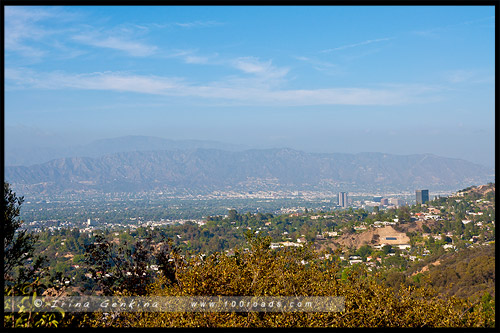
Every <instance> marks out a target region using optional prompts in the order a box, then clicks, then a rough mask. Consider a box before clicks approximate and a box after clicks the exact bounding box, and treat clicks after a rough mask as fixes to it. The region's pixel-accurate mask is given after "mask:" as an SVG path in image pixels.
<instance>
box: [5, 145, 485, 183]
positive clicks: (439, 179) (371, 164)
mask: <svg viewBox="0 0 500 333" xmlns="http://www.w3.org/2000/svg"><path fill="white" fill-rule="evenodd" d="M5 179H6V181H8V182H11V183H12V184H13V185H14V186H15V187H16V188H22V189H23V192H24V191H27V192H35V193H65V192H68V193H70V192H75V191H85V190H96V191H98V192H104V193H105V192H135V191H153V190H155V191H157V190H160V191H163V190H167V191H173V192H176V191H183V190H190V191H194V192H197V193H208V192H211V191H225V190H234V191H248V190H252V191H258V190H348V191H354V190H380V189H385V190H397V191H404V190H410V191H413V190H414V189H416V188H429V189H430V190H455V189H460V188H464V187H467V186H470V185H475V184H485V183H487V182H490V181H494V170H492V169H489V168H487V167H484V166H481V165H477V164H474V163H471V162H467V161H464V160H460V159H451V158H444V157H439V156H435V155H431V154H420V155H405V156H400V155H391V154H383V153H359V154H335V153H334V154H319V153H306V152H302V151H297V150H293V149H262V150H259V149H252V150H245V151H227V150H220V149H202V148H197V149H184V150H180V149H179V150H155V151H133V152H120V153H115V154H109V155H105V156H100V157H96V158H91V157H71V158H62V159H56V160H53V161H50V162H46V163H43V164H38V165H33V166H29V167H26V166H8V167H6V168H5Z"/></svg>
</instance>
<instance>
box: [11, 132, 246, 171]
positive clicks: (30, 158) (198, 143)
mask: <svg viewBox="0 0 500 333" xmlns="http://www.w3.org/2000/svg"><path fill="white" fill-rule="evenodd" d="M196 148H206V149H221V150H228V151H237V150H245V149H248V147H247V146H244V145H237V144H230V143H223V142H218V141H211V140H171V139H164V138H159V137H153V136H142V135H128V136H122V137H117V138H109V139H100V140H96V141H93V142H91V143H89V144H86V145H78V146H70V147H64V148H62V147H58V148H48V147H38V146H21V147H19V146H15V147H7V148H6V149H5V165H7V166H30V165H35V164H41V163H45V162H49V161H51V160H54V159H58V158H66V157H99V156H104V155H109V154H114V153H120V152H132V151H151V150H179V149H180V150H184V149H196Z"/></svg>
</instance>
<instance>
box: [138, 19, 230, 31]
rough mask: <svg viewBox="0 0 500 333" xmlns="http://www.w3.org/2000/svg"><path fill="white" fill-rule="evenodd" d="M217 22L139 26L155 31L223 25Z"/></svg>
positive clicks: (147, 24)
mask: <svg viewBox="0 0 500 333" xmlns="http://www.w3.org/2000/svg"><path fill="white" fill-rule="evenodd" d="M224 24H225V23H223V22H218V21H210V20H209V21H191V22H169V23H146V24H140V26H141V27H151V28H157V29H164V28H171V27H181V28H208V27H216V26H221V25H224Z"/></svg>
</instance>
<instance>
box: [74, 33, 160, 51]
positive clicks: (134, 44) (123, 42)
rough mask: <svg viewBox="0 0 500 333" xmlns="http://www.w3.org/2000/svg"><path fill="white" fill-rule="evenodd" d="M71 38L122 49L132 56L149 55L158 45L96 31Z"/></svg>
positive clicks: (93, 44)
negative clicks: (104, 34)
mask: <svg viewBox="0 0 500 333" xmlns="http://www.w3.org/2000/svg"><path fill="white" fill-rule="evenodd" d="M72 39H73V40H75V41H78V42H80V43H83V44H87V45H91V46H94V47H102V48H108V49H113V50H118V51H123V52H126V53H128V54H129V55H131V56H134V57H145V56H150V55H152V54H154V53H155V51H156V50H157V49H158V47H156V46H154V45H148V44H146V43H141V42H138V41H134V40H129V39H128V38H126V37H121V36H103V35H102V34H101V33H97V32H94V33H90V34H89V33H87V34H82V35H77V36H74V37H73V38H72Z"/></svg>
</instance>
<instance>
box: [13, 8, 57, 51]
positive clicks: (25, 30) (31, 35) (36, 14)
mask: <svg viewBox="0 0 500 333" xmlns="http://www.w3.org/2000/svg"><path fill="white" fill-rule="evenodd" d="M4 15H5V51H7V52H17V53H19V54H21V55H22V56H24V57H30V58H40V57H42V56H43V55H45V54H46V52H45V51H44V50H43V49H42V48H40V47H38V46H35V45H33V42H36V41H39V40H41V39H43V38H44V37H46V36H47V35H50V34H51V33H52V32H51V31H49V30H47V29H46V28H44V27H42V26H40V25H39V22H40V21H43V20H45V19H49V18H53V17H54V16H55V13H53V12H52V11H49V10H47V9H43V8H38V7H35V8H32V9H30V10H27V9H26V8H24V7H16V6H7V7H5V13H4Z"/></svg>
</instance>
